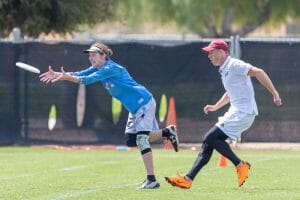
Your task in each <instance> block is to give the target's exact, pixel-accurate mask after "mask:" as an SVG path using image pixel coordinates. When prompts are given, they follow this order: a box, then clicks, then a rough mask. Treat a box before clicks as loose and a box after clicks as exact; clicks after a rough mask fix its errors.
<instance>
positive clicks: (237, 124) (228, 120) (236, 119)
mask: <svg viewBox="0 0 300 200" xmlns="http://www.w3.org/2000/svg"><path fill="white" fill-rule="evenodd" d="M255 116H256V115H255V114H248V113H244V112H240V111H234V110H231V109H229V110H228V112H226V113H225V115H224V116H223V117H219V121H218V122H217V123H216V126H217V127H219V128H220V129H221V130H222V131H223V132H224V133H225V134H226V135H227V136H228V137H229V138H231V139H232V140H237V138H238V137H239V136H240V135H241V133H242V132H243V131H245V130H247V129H248V128H249V127H250V126H251V125H252V123H253V121H254V119H255Z"/></svg>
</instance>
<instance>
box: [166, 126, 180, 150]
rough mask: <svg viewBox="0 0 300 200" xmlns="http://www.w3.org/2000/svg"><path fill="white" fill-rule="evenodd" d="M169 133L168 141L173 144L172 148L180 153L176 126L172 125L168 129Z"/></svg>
mask: <svg viewBox="0 0 300 200" xmlns="http://www.w3.org/2000/svg"><path fill="white" fill-rule="evenodd" d="M166 129H168V131H169V136H168V137H167V139H168V140H170V142H171V143H172V146H173V148H174V150H175V151H176V152H177V151H178V146H179V140H178V136H177V130H176V126H175V125H170V126H168V127H166Z"/></svg>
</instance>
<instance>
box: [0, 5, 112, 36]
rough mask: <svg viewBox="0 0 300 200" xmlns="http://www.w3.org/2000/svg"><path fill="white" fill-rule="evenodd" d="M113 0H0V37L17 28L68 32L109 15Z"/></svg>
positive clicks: (33, 31)
mask: <svg viewBox="0 0 300 200" xmlns="http://www.w3.org/2000/svg"><path fill="white" fill-rule="evenodd" d="M114 4H115V0H88V1H83V0H64V1H63V0H1V1H0V36H1V37H5V36H8V35H9V34H10V32H11V31H12V29H13V28H14V27H20V28H21V30H22V33H23V34H24V35H28V36H31V37H37V36H39V35H40V34H41V33H46V34H48V33H50V32H56V33H62V34H64V33H70V32H73V31H75V30H77V29H78V27H79V25H81V24H87V25H94V24H96V23H99V22H101V21H103V20H105V19H108V18H110V17H112V16H113V15H112V12H113V6H114Z"/></svg>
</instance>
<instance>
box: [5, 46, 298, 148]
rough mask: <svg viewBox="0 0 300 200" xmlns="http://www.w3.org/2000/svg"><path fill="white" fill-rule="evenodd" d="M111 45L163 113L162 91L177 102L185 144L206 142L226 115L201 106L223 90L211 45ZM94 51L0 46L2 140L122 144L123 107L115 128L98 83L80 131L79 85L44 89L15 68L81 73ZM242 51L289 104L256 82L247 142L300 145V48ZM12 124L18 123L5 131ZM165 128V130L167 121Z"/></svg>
mask: <svg viewBox="0 0 300 200" xmlns="http://www.w3.org/2000/svg"><path fill="white" fill-rule="evenodd" d="M108 45H110V47H111V48H112V49H113V51H114V55H113V57H112V59H113V60H115V61H116V62H118V63H120V64H122V65H123V66H125V67H126V68H127V69H128V71H129V72H130V74H131V75H132V76H133V77H134V79H135V80H136V81H137V82H139V83H141V84H143V85H144V86H146V87H147V88H148V89H149V90H150V91H151V92H152V93H153V95H154V97H155V99H156V101H157V111H158V109H159V106H160V98H161V95H162V94H166V96H167V97H168V98H169V97H170V96H173V97H174V98H175V102H176V113H177V123H178V128H179V135H180V136H179V137H180V140H181V141H182V142H200V141H202V137H203V134H204V133H205V132H206V131H207V130H208V129H209V128H210V126H212V125H213V124H214V123H215V122H216V120H217V117H218V116H219V115H223V113H224V112H225V111H226V108H224V109H222V110H220V111H219V112H216V113H212V114H209V115H205V114H204V113H203V106H205V105H206V104H212V103H215V102H216V101H217V100H218V99H219V98H220V97H221V96H222V94H223V93H224V89H223V87H222V84H221V80H220V75H219V73H218V71H217V69H216V68H214V67H212V65H211V64H210V62H209V60H208V58H207V55H205V54H204V53H201V50H200V49H201V48H202V47H203V46H205V45H207V42H200V41H199V42H192V43H186V44H180V45H167V46H162V45H152V44H143V43H136V42H127V43H109V42H108ZM88 47H89V44H74V43H69V42H61V43H49V44H47V43H41V42H27V43H24V44H11V43H0V49H1V51H0V62H1V69H0V70H1V71H0V72H1V73H0V76H1V80H0V87H1V92H0V96H1V98H0V101H1V104H0V113H1V115H0V117H1V126H0V135H1V136H3V138H6V139H5V140H9V141H16V140H18V139H20V138H21V139H22V138H23V139H24V138H27V139H28V142H41V143H48V142H55V143H99V142H101V143H123V139H124V138H123V137H124V134H123V132H124V129H125V124H126V120H127V111H125V109H124V108H123V110H122V113H121V117H120V121H119V122H118V124H116V125H115V124H113V122H112V112H111V97H110V96H109V94H108V93H107V91H106V90H105V89H104V88H103V86H102V85H101V84H100V83H96V84H92V85H89V86H87V87H86V112H85V117H84V121H83V124H82V126H81V127H77V123H76V101H77V90H78V85H77V84H72V83H69V82H59V83H55V84H43V83H41V82H39V78H38V76H37V75H35V74H32V73H28V72H24V71H23V70H19V69H18V68H16V67H15V65H14V63H15V62H16V61H22V62H26V63H29V64H31V65H34V66H37V67H38V68H39V69H40V70H41V71H42V72H44V71H46V70H47V68H48V66H49V65H51V66H52V67H53V68H54V69H55V70H59V68H60V67H61V66H64V67H65V70H66V71H76V70H80V69H82V68H84V67H87V66H89V61H88V57H87V55H86V54H84V53H82V50H84V49H86V48H88ZM241 47H242V59H244V60H245V61H246V62H250V63H251V64H253V65H255V66H258V67H261V68H263V69H264V70H265V71H266V72H267V73H268V74H269V75H270V77H271V78H272V80H273V82H274V84H275V85H276V87H277V88H278V90H279V92H280V93H281V96H282V99H283V102H284V104H285V105H284V106H283V107H282V108H279V109H278V108H275V106H274V104H273V103H272V96H271V95H270V93H269V92H268V91H267V90H266V89H265V88H263V87H262V86H261V85H260V84H258V82H257V81H256V80H253V82H254V87H255V91H256V99H257V103H258V106H259V111H260V115H259V116H258V118H257V120H256V122H255V123H254V125H253V126H252V127H251V129H250V130H249V131H247V133H246V134H244V135H243V141H290V142H296V141H298V142H299V141H300V137H299V134H298V132H299V129H300V127H299V123H298V120H299V119H300V116H299V113H300V112H299V108H298V107H297V104H296V103H297V101H298V96H299V89H298V87H297V83H298V82H299V80H298V77H297V76H299V68H298V66H299V62H300V60H299V57H297V50H298V49H300V43H284V42H282V43H278V42H277V43H271V42H268V43H267V42H252V41H251V42H246V41H243V42H241ZM51 105H55V106H56V108H57V123H56V126H55V128H54V129H53V130H52V131H49V130H48V118H49V111H50V107H51ZM157 113H158V112H157ZM157 115H158V114H157ZM11 121H13V123H12V124H10V126H7V124H8V122H11ZM21 125H22V127H23V129H21V128H20V127H21ZM160 125H161V127H163V126H165V122H162V123H160ZM7 127H9V128H7ZM16 127H18V128H16ZM26 127H27V128H26ZM7 138H9V139H7Z"/></svg>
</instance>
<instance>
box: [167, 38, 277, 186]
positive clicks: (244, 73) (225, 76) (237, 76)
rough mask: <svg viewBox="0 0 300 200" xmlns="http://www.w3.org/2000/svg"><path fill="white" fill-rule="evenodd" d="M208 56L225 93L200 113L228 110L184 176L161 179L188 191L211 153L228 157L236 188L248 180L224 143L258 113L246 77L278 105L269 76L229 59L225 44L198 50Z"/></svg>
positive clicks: (246, 166)
mask: <svg viewBox="0 0 300 200" xmlns="http://www.w3.org/2000/svg"><path fill="white" fill-rule="evenodd" d="M202 50H203V51H204V52H205V53H208V58H209V59H210V61H211V63H212V64H213V65H214V66H215V67H219V72H220V74H221V78H222V83H223V86H224V88H225V90H226V91H225V93H224V94H223V96H222V97H221V98H220V99H219V101H217V103H215V104H214V105H206V106H205V107H204V109H203V110H204V113H205V114H208V113H209V112H214V111H217V110H219V109H220V108H222V107H223V106H225V105H226V104H228V103H230V108H229V110H228V111H227V112H226V113H225V115H224V116H223V117H220V118H219V120H218V122H217V123H216V124H215V126H213V127H212V128H211V129H210V130H209V131H208V132H207V133H206V134H205V136H204V140H203V144H202V149H201V151H200V153H199V155H198V157H197V159H196V161H195V163H194V165H193V166H192V168H191V170H190V171H189V172H188V173H187V174H186V175H185V176H180V175H178V176H177V177H165V178H166V180H167V181H168V182H169V183H170V184H171V185H173V186H177V187H181V188H186V189H188V188H190V187H191V186H192V182H193V180H194V178H195V177H196V175H197V174H198V172H199V171H200V170H201V169H202V167H204V166H205V165H206V164H207V163H208V162H209V160H210V158H211V156H212V153H213V150H214V149H215V150H217V151H218V152H219V153H220V154H222V155H223V156H225V157H226V158H228V159H229V160H230V161H231V162H232V163H233V164H234V165H235V167H236V170H237V175H238V186H239V187H241V186H242V185H243V183H244V182H245V180H246V179H247V177H248V172H249V169H250V164H249V163H248V162H246V161H243V160H241V159H240V158H239V157H238V156H237V155H236V154H235V153H234V152H233V151H232V150H231V148H230V146H229V144H228V143H227V142H226V141H225V140H226V139H228V138H230V139H232V140H236V139H237V138H238V137H239V136H240V134H241V133H242V132H243V131H245V130H247V129H248V128H249V127H250V126H251V125H252V123H253V121H254V118H255V116H256V115H257V114H258V111H257V106H256V102H255V98H254V90H253V85H252V82H251V78H250V77H255V78H256V79H257V80H258V81H259V82H260V83H261V84H262V85H263V86H264V87H265V88H267V90H268V91H269V92H270V93H271V94H272V95H273V101H274V103H275V105H276V106H281V105H282V101H281V98H280V96H279V94H278V92H277V90H276V89H275V87H274V85H273V83H272V81H271V80H270V78H269V76H268V75H267V74H266V73H265V72H264V71H263V70H262V69H260V68H258V67H254V66H252V65H250V64H249V63H245V62H244V61H242V60H239V59H235V58H231V57H230V56H229V55H228V45H227V43H226V42H225V41H223V40H220V39H216V40H213V41H212V42H211V43H210V44H209V45H208V46H206V47H204V48H202Z"/></svg>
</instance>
